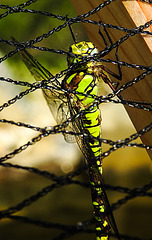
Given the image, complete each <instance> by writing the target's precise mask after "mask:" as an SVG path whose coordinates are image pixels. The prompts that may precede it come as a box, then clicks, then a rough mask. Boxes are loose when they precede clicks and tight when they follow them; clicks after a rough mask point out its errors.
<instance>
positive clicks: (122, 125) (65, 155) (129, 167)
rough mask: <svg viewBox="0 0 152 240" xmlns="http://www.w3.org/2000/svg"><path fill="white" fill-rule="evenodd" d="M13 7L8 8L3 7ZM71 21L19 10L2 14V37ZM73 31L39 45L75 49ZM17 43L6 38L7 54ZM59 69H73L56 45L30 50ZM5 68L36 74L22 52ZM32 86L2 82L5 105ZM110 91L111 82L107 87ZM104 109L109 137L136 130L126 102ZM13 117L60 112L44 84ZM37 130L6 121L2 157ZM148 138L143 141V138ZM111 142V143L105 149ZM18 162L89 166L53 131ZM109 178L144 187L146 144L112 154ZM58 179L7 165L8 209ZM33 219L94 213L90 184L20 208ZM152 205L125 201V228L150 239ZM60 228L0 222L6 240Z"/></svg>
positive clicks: (0, 201)
mask: <svg viewBox="0 0 152 240" xmlns="http://www.w3.org/2000/svg"><path fill="white" fill-rule="evenodd" d="M21 3H23V2H21V1H18V0H17V1H13V0H2V1H1V4H7V5H9V6H15V5H18V4H21ZM27 8H28V9H35V10H40V11H47V12H51V13H53V14H57V15H61V16H66V15H67V14H68V16H69V17H73V16H76V13H75V11H74V9H73V8H72V5H71V3H70V1H68V0H62V1H59V0H43V1H38V2H36V3H33V4H31V5H30V6H29V7H27ZM5 11H6V10H4V9H0V14H3V13H4V12H5ZM60 24H63V21H61V20H57V19H55V18H50V17H47V16H43V15H40V14H35V13H31V14H30V13H13V14H9V15H8V16H7V17H4V18H1V19H0V29H1V31H0V38H2V39H6V40H9V39H10V38H11V36H13V37H15V38H16V39H17V40H18V41H20V42H21V41H29V40H31V39H35V38H36V37H37V36H39V35H41V34H44V33H47V32H48V31H50V30H52V29H53V28H54V27H57V26H58V25H60ZM73 29H74V33H75V35H76V38H77V40H78V41H81V40H85V41H86V40H88V37H87V35H86V34H85V32H84V30H83V28H82V26H81V24H75V25H73ZM72 43H73V41H72V37H71V34H70V32H69V29H68V28H65V29H62V30H61V31H59V32H57V33H55V34H53V35H51V36H50V37H48V38H47V39H45V40H43V41H42V42H40V43H39V44H36V46H41V47H43V46H45V47H49V48H52V49H61V50H66V51H67V50H68V49H69V45H70V44H72ZM12 50H14V48H13V47H11V46H9V45H7V44H4V43H0V57H3V56H4V55H5V54H7V53H8V52H10V51H12ZM29 51H30V53H31V54H32V55H33V56H34V57H35V58H37V59H38V60H39V61H40V62H41V64H42V65H44V66H45V67H46V68H47V69H49V71H51V72H52V73H53V74H54V73H57V72H59V71H61V70H63V69H65V68H66V56H63V55H61V54H54V53H49V52H41V51H36V50H29ZM0 73H1V74H0V75H1V76H5V77H10V78H13V79H14V80H21V81H22V80H24V81H29V82H33V81H34V79H33V78H32V77H31V75H30V73H29V72H28V70H27V69H26V67H25V66H24V64H23V63H22V61H21V59H20V58H19V57H18V56H17V55H14V56H13V57H10V58H8V59H7V60H6V61H4V62H2V63H1V64H0ZM23 90H24V88H23V87H20V86H16V85H13V84H8V83H3V82H0V96H1V97H0V105H1V104H2V103H4V102H6V101H8V100H9V99H11V98H12V97H14V96H15V95H16V94H18V93H19V92H21V91H23ZM104 91H105V92H106V91H107V90H106V89H105V90H104ZM101 111H102V118H103V121H102V135H103V138H107V139H112V140H117V139H124V138H126V137H128V136H129V135H131V134H133V133H134V132H135V129H134V127H133V126H132V123H131V121H130V119H129V118H128V116H127V114H126V112H125V110H124V108H123V106H117V105H115V104H103V105H102V106H101ZM2 118H6V119H11V120H14V121H21V122H25V123H30V124H32V125H36V126H41V127H44V126H50V125H55V122H54V119H53V118H52V115H51V113H50V111H49V109H48V107H47V104H46V102H45V100H44V99H43V95H42V93H41V91H40V90H38V91H35V92H34V93H32V94H28V95H27V96H26V97H24V98H23V99H21V100H20V101H17V102H16V103H15V104H14V105H12V106H10V107H9V108H6V109H4V111H2V113H1V119H2ZM36 135H37V134H36V133H34V132H33V131H31V130H30V129H23V128H18V127H15V126H12V125H9V124H0V156H4V155H5V154H8V153H9V152H11V151H13V150H14V149H15V148H17V147H19V146H21V145H22V144H25V143H26V142H27V141H28V140H30V139H31V138H32V137H34V136H36ZM138 142H140V141H138ZM106 149H107V146H104V145H103V151H104V150H106ZM10 162H11V163H17V164H20V165H25V166H35V167H38V168H39V169H41V170H47V171H50V172H53V173H55V174H58V175H61V174H64V173H68V172H70V171H71V170H75V169H76V168H77V167H79V166H81V165H83V160H82V155H81V153H80V151H79V149H78V147H77V145H76V144H67V143H66V142H65V141H64V139H63V137H62V136H61V135H52V136H49V137H47V138H45V139H43V140H42V141H40V142H39V143H37V144H36V145H34V146H32V147H30V148H28V149H27V150H26V151H24V152H22V153H21V154H19V155H16V156H15V157H14V158H13V159H12V160H10ZM103 171H104V179H105V182H106V183H108V184H111V185H114V186H117V185H118V186H124V187H130V188H134V187H140V186H143V185H144V184H146V183H148V182H149V181H150V179H151V162H150V159H149V157H148V155H147V153H146V151H145V150H144V149H137V148H123V149H119V150H118V151H116V152H114V153H112V154H111V155H110V156H109V157H107V158H105V160H104V163H103ZM79 180H82V181H86V182H87V175H86V174H85V173H84V174H82V175H80V176H79ZM49 184H51V183H50V181H49V180H45V179H44V178H42V177H39V176H36V175H34V174H30V173H27V172H25V171H21V170H15V169H10V168H3V167H1V168H0V193H1V194H0V209H1V210H3V209H6V208H8V207H10V206H15V205H16V204H17V203H19V202H21V201H23V200H24V199H26V198H28V197H29V196H31V195H33V194H35V193H36V192H37V191H40V189H41V188H43V187H45V186H47V185H49ZM108 196H109V200H110V202H111V203H113V202H115V201H117V199H119V198H122V197H123V196H124V194H118V193H117V192H111V191H109V192H108ZM17 214H18V215H21V216H28V217H31V218H32V219H36V220H43V221H50V222H55V223H56V222H58V223H63V224H75V223H77V222H81V221H85V220H88V219H90V218H91V217H92V216H93V214H92V205H91V197H90V191H89V190H88V189H86V188H82V187H79V186H74V185H72V186H65V187H62V188H58V189H55V190H54V191H52V192H51V193H50V194H48V195H47V196H45V197H43V198H41V199H39V200H38V201H37V202H35V203H33V204H32V205H31V206H28V207H26V208H24V209H23V210H22V211H20V212H19V213H17ZM151 216H152V204H151V200H150V198H148V197H145V198H144V197H138V198H135V199H133V200H131V201H129V202H127V203H126V204H125V205H123V206H122V207H121V208H120V209H119V210H117V211H115V218H116V222H117V225H118V228H119V230H120V233H122V234H128V235H131V236H137V237H141V238H142V239H145V238H150V237H151V235H152V230H151ZM59 233H60V230H56V229H44V228H41V227H37V226H34V225H30V224H25V223H21V222H18V221H13V220H9V219H2V220H1V222H0V236H1V238H2V239H3V240H18V239H22V240H24V239H26V240H27V239H29V240H31V239H33V240H35V239H37V240H39V239H43V240H45V239H46V240H47V239H53V238H54V237H55V236H57V235H58V234H59ZM84 238H85V239H86V238H87V239H95V236H94V234H87V235H85V234H84V233H83V234H80V235H76V236H73V237H71V239H73V240H75V239H79V240H81V239H84Z"/></svg>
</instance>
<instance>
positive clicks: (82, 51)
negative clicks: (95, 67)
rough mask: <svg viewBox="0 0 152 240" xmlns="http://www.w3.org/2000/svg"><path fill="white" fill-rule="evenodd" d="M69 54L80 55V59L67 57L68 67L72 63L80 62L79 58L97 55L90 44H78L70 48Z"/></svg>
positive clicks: (93, 46)
mask: <svg viewBox="0 0 152 240" xmlns="http://www.w3.org/2000/svg"><path fill="white" fill-rule="evenodd" d="M69 53H73V54H76V55H80V57H79V56H78V57H76V56H75V57H74V56H68V58H67V61H68V66H71V65H72V64H74V63H77V62H80V61H81V60H82V59H81V56H82V57H85V56H92V55H93V54H95V53H98V50H97V48H96V47H95V45H94V44H93V43H92V42H79V43H75V44H73V45H71V46H70V49H69Z"/></svg>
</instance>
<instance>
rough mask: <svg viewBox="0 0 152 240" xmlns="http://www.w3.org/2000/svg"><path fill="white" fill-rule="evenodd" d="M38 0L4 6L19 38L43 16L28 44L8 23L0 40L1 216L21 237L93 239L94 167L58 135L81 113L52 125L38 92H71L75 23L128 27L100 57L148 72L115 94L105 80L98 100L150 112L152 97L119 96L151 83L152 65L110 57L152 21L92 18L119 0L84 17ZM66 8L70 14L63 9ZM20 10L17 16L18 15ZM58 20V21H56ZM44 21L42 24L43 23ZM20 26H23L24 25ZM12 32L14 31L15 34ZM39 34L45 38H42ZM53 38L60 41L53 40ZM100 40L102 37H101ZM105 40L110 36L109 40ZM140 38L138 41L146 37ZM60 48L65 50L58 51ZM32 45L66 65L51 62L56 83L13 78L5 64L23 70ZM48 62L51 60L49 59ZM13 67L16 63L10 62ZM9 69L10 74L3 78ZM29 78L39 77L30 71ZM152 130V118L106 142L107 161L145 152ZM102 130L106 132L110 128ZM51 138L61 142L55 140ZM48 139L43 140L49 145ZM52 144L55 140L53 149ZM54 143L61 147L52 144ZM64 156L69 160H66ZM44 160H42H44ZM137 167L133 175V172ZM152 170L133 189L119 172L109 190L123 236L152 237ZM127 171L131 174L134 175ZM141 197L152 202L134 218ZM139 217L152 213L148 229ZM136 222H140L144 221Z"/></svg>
mask: <svg viewBox="0 0 152 240" xmlns="http://www.w3.org/2000/svg"><path fill="white" fill-rule="evenodd" d="M38 2H39V1H37V0H30V1H27V2H24V3H22V4H18V5H15V6H11V5H12V3H10V5H5V4H0V9H1V11H2V13H1V14H0V20H1V22H2V26H4V25H3V22H4V21H5V24H6V25H5V26H7V28H9V25H8V24H9V23H10V21H11V20H12V21H14V22H15V24H16V28H17V32H16V33H15V36H14V37H16V38H17V39H18V40H20V38H21V37H20V36H21V35H22V33H23V32H24V31H26V29H24V27H22V26H21V24H20V23H19V22H22V16H23V15H24V16H23V18H24V19H27V18H28V17H32V18H35V19H36V21H35V22H32V23H31V22H30V23H28V22H27V25H28V24H29V25H30V24H31V25H32V24H33V26H32V27H31V32H29V33H27V36H29V37H28V38H30V39H31V40H28V41H25V40H26V36H24V37H25V40H24V39H23V40H24V41H22V42H21V43H20V42H19V43H17V42H15V41H14V40H10V39H9V40H7V38H9V36H10V35H9V36H7V34H6V36H5V29H4V31H3V32H2V33H1V34H2V38H1V39H0V43H1V46H2V47H1V53H3V54H2V57H1V58H0V63H1V65H2V71H1V72H4V74H1V77H0V82H1V83H0V84H1V106H0V110H1V112H2V113H1V114H2V115H1V119H0V123H1V137H2V141H1V158H0V166H1V192H2V194H1V202H2V207H1V211H0V219H1V230H2V229H3V230H4V231H3V233H2V235H3V239H20V238H21V237H22V239H24V238H26V239H27V237H28V238H29V239H56V240H57V239H66V238H71V239H76V238H77V237H79V239H82V238H84V237H85V238H86V237H87V238H88V239H94V234H95V231H94V227H93V224H94V220H93V216H92V209H91V207H90V205H91V199H90V195H89V184H88V182H87V177H86V175H85V171H86V167H85V166H83V164H82V161H80V160H78V159H77V158H78V157H79V156H80V153H79V152H76V151H77V150H75V148H74V149H72V150H74V155H77V156H78V157H75V156H74V155H70V154H71V153H69V151H70V150H69V145H68V147H67V145H64V147H63V148H67V149H68V151H67V152H66V153H65V160H63V158H62V157H63V156H61V155H64V151H63V148H62V147H61V145H63V141H62V140H59V138H57V137H58V136H56V135H58V134H59V133H63V134H67V131H66V126H67V124H68V123H69V122H70V121H74V120H75V119H76V118H77V117H78V116H76V115H75V116H72V117H71V118H69V119H67V120H66V121H65V122H63V123H62V124H60V125H56V124H54V125H53V124H52V125H51V126H50V119H51V116H50V115H49V117H48V118H47V119H44V118H45V117H44V112H45V111H46V115H45V116H47V115H48V114H49V113H48V109H47V108H45V106H44V105H45V103H44V104H42V103H41V101H43V100H42V98H41V97H40V95H39V94H38V97H37V98H39V97H40V100H39V99H38V100H37V98H36V97H35V96H36V95H34V94H37V92H38V90H39V89H40V90H41V89H43V88H46V89H49V90H50V91H54V92H56V93H58V94H59V95H60V93H64V92H65V89H63V88H62V85H61V80H62V79H63V78H64V76H65V75H66V74H67V73H69V72H70V71H71V68H70V67H66V65H65V64H66V60H65V57H67V56H68V55H69V52H68V50H67V49H68V48H69V45H70V41H71V42H72V39H71V40H70V38H71V36H70V31H69V28H68V26H69V25H70V26H72V27H73V29H76V31H78V32H79V31H82V29H81V28H80V30H78V28H79V27H77V25H78V24H81V23H85V24H92V25H94V26H97V27H98V30H99V28H100V27H101V28H102V27H103V26H104V27H105V28H107V29H109V28H110V29H114V30H119V31H121V32H123V33H126V35H124V36H122V37H121V38H120V39H119V40H118V41H117V42H115V43H111V44H110V45H109V46H108V47H107V46H105V48H104V49H102V51H100V52H99V54H97V55H95V56H93V57H92V59H91V60H92V61H102V62H103V64H104V63H106V62H110V63H111V64H113V65H118V64H119V65H120V67H121V68H122V67H123V66H125V67H127V68H128V71H129V70H130V69H131V70H134V69H135V70H140V71H142V73H141V72H140V74H138V75H137V76H136V78H134V79H131V80H130V81H129V82H127V83H125V84H122V85H120V87H119V86H118V88H117V90H116V91H115V92H111V93H109V92H107V89H106V87H104V86H103V88H105V90H104V91H105V92H106V94H105V95H103V94H100V95H99V97H96V101H98V103H99V104H100V105H101V109H102V105H104V104H105V108H106V106H107V104H111V105H110V106H113V105H114V106H116V105H122V104H123V105H127V106H129V107H132V108H134V109H139V110H142V111H143V112H144V111H149V112H150V111H151V110H152V103H147V102H139V101H131V100H127V99H124V98H123V99H119V98H117V97H116V96H119V94H121V93H122V92H123V91H124V90H125V89H127V88H131V87H132V86H133V85H135V84H137V83H138V82H140V81H144V79H145V77H149V78H150V74H151V73H152V68H151V66H142V65H138V64H132V63H127V62H122V61H119V60H117V59H116V60H112V59H109V58H108V54H109V52H111V51H112V50H113V49H114V50H115V49H116V48H119V46H120V45H121V44H122V43H124V42H125V41H126V42H127V40H128V38H130V37H132V36H134V35H137V34H143V33H144V34H146V35H148V36H149V37H151V32H149V31H148V30H146V29H147V27H148V26H150V25H151V21H150V22H147V23H145V25H144V26H139V27H137V28H135V29H127V28H124V27H122V26H121V27H120V26H113V25H112V24H111V25H110V24H106V23H101V22H96V21H93V20H91V17H92V16H93V15H94V14H96V13H97V12H99V11H102V9H103V8H106V6H107V5H109V4H110V3H111V2H112V1H105V2H104V3H102V4H99V6H98V7H96V8H94V9H92V11H90V12H87V13H84V14H82V15H81V16H74V17H71V14H68V10H67V9H65V10H64V11H63V12H64V14H60V15H59V14H55V13H52V12H53V11H52V10H51V8H52V7H53V4H55V3H54V1H52V2H51V3H50V4H49V3H48V1H46V3H43V4H42V5H40V7H41V9H43V6H44V9H45V7H46V6H48V8H50V10H48V9H47V11H46V9H45V10H41V11H40V10H39V6H38V5H37V3H38ZM65 2H66V1H63V2H62V3H63V4H64V3H65ZM146 2H147V1H146ZM149 3H150V1H149ZM57 4H59V1H58V3H56V5H55V7H57ZM34 6H35V9H31V7H33V8H34ZM37 9H38V10H37ZM54 12H56V13H58V11H57V9H56V10H54ZM60 12H61V13H62V11H61V9H60ZM67 14H68V15H67ZM73 14H74V13H73ZM13 16H15V18H14V20H13ZM39 18H40V19H39ZM38 19H39V20H38ZM46 19H47V20H46ZM48 19H49V20H48ZM52 19H55V22H53V21H52ZM50 20H51V21H52V22H51V23H50ZM7 21H8V22H7ZM37 21H38V24H37V25H36V22H37ZM45 21H46V23H45ZM39 23H40V25H41V28H40V29H39ZM45 24H46V26H45ZM47 24H48V25H47ZM53 24H54V25H53ZM17 25H20V28H19V27H18V26H17ZM78 26H79V25H78ZM46 29H49V30H46ZM33 30H34V31H33ZM13 31H14V30H13ZM6 32H7V29H6ZM9 32H11V30H10V29H8V33H9ZM33 32H34V33H33ZM63 32H64V34H65V35H66V37H65V38H63V37H62V35H63ZM11 34H13V33H12V32H11ZM97 34H98V32H97ZM35 35H36V36H37V37H35ZM67 35H68V37H67ZM22 36H23V35H22ZM31 36H32V38H31ZM33 36H34V37H33ZM57 36H59V37H57ZM77 37H78V38H84V37H85V38H86V39H87V36H84V34H83V33H80V36H79V35H78V36H77ZM51 38H52V40H50V39H51ZM60 38H61V39H60ZM99 38H101V36H100V35H99ZM48 39H49V40H48ZM56 39H57V40H58V41H57V40H56ZM42 40H43V42H42ZM83 40H84V39H83ZM49 41H52V45H51V46H54V48H50V47H44V46H43V45H42V43H44V44H45V43H46V45H48V44H49V45H50V42H49ZM101 41H103V40H102V38H101ZM41 42H42V43H41ZM136 44H137V45H138V43H136ZM56 46H57V49H55V48H56ZM64 48H65V49H66V50H65V49H64ZM12 49H13V50H12ZM24 49H30V51H32V50H37V52H38V53H39V52H40V53H41V54H43V53H44V55H43V56H44V58H45V55H46V59H47V62H48V61H49V62H50V66H54V67H55V66H56V65H57V64H58V65H59V68H60V67H61V69H62V70H61V71H59V72H57V73H56V69H55V70H54V69H53V67H52V68H51V67H50V66H49V68H51V69H52V72H51V73H52V79H51V81H52V82H51V84H50V85H47V84H46V85H45V84H44V82H43V81H42V82H33V83H30V81H29V80H26V81H23V80H15V79H16V76H17V74H14V75H13V77H12V78H11V77H7V74H8V75H10V73H9V72H8V73H7V72H6V71H5V66H4V63H5V62H7V61H8V60H10V64H11V65H13V66H14V70H12V71H14V72H16V73H17V72H19V70H18V69H19V68H21V69H22V66H21V65H20V62H19V61H20V60H17V58H15V55H17V54H18V52H19V51H21V50H24ZM48 53H49V54H50V55H51V54H52V56H53V58H52V59H49V55H47V54H48ZM54 56H57V57H54ZM118 56H119V52H118ZM60 57H61V58H60ZM62 57H63V58H62ZM58 58H59V61H58ZM12 59H13V60H12ZM89 60H90V59H89ZM85 61H88V59H87V58H83V59H82V63H83V62H85ZM60 62H63V63H60ZM45 64H46V65H48V63H45ZM60 64H63V65H60ZM43 65H44V64H43ZM7 67H9V65H8V66H7ZM24 71H26V70H25V68H24V70H21V72H19V73H18V74H19V77H20V78H21V79H22V78H23V75H24V73H22V72H24ZM50 71H51V70H50ZM5 74H6V76H3V75H5ZM122 77H123V75H122ZM26 78H31V76H30V75H29V76H28V75H27V77H26ZM22 89H23V90H22ZM5 92H6V94H5ZM10 96H11V97H10ZM41 104H42V106H41ZM35 108H36V112H34V115H32V111H35V110H34V109H35ZM43 108H44V110H43ZM22 111H25V113H24V115H25V118H24V117H23V115H22ZM41 111H42V112H41ZM3 112H4V114H3ZM80 114H81V113H80ZM39 115H40V116H39ZM5 116H6V117H5ZM11 116H12V117H11ZM12 118H13V120H12ZM33 118H34V119H33ZM37 118H40V121H42V123H40V125H37V123H38V122H37ZM10 119H11V120H10ZM22 119H24V120H22ZM42 119H44V120H42ZM28 121H31V122H32V123H27V122H28ZM52 121H53V120H52ZM3 129H4V130H3ZM16 129H19V131H18V130H17V132H16ZM20 129H21V130H20ZM151 129H152V123H149V124H148V125H146V126H144V128H143V129H141V130H140V131H138V132H134V133H131V134H130V135H129V134H127V137H124V138H122V139H121V140H120V139H119V140H118V139H117V140H112V139H108V138H101V139H100V141H101V143H102V144H103V145H105V147H103V152H102V159H103V162H104V163H105V165H106V161H108V160H107V159H108V157H111V155H114V154H115V152H118V151H120V150H121V152H123V151H124V149H126V148H127V149H128V148H129V149H131V150H130V151H134V150H132V149H133V148H138V149H140V150H141V151H143V149H144V150H152V145H146V144H143V143H141V142H139V141H138V140H139V137H141V136H143V135H144V134H146V133H147V132H150V131H152V130H151ZM102 131H104V127H103V130H102ZM35 133H36V134H35ZM68 134H71V135H78V133H76V132H74V131H70V132H68ZM44 138H45V139H44ZM49 139H53V140H51V141H50V140H49ZM113 139H115V138H113ZM136 140H137V141H136ZM53 141H54V144H53ZM60 141H61V144H60V145H58V147H55V145H56V144H57V142H60ZM40 145H42V149H41V151H40ZM49 145H51V146H50V147H49ZM5 146H6V147H5ZM34 148H36V150H35V152H34V151H33V150H32V149H34ZM51 148H52V149H53V150H51ZM60 148H61V149H60ZM26 152H27V154H26ZM49 152H50V153H49ZM58 152H61V154H58ZM35 153H36V154H35ZM24 154H25V155H24ZM34 154H35V155H34ZM126 154H127V153H124V154H123V153H122V155H121V156H123V158H127V156H126ZM140 154H141V152H139V155H140ZM139 155H138V156H139ZM33 156H35V157H33ZM138 156H135V158H137V159H138ZM33 158H34V161H35V163H36V164H37V165H36V166H35V164H34V163H33V162H34V161H33V160H32V159H33ZM58 158H61V159H60V161H59V160H58ZM114 158H115V157H114ZM41 159H42V161H44V162H45V163H42V161H40V160H41ZM52 159H53V161H52ZM66 159H69V161H68V164H69V165H67V164H66ZM73 159H76V160H73ZM105 159H106V160H105ZM36 160H38V161H40V162H38V163H37V161H36ZM62 161H64V164H63V163H62V168H61V162H62ZM113 161H115V163H114V164H119V162H117V160H113ZM137 161H138V160H137ZM33 165H34V166H33ZM44 169H46V170H44ZM108 171H109V170H107V173H106V170H105V174H104V176H105V177H106V174H108ZM110 171H111V170H110ZM130 172H131V174H133V172H132V171H131V170H130ZM25 173H26V174H25ZM142 174H144V177H143V178H144V180H143V178H142V177H141V179H139V176H141V175H142ZM150 174H151V173H150V170H149V168H148V167H147V168H145V169H144V170H143V172H142V170H141V169H140V170H139V175H137V176H138V177H136V178H137V179H136V183H133V185H132V186H131V187H127V186H125V187H124V186H123V185H124V184H123V182H122V181H121V182H120V179H117V176H116V175H115V176H114V177H115V178H116V179H117V180H116V181H115V184H114V185H111V184H105V189H106V190H107V191H109V197H110V199H112V200H110V202H111V201H113V203H112V204H111V208H112V210H113V211H114V213H116V214H115V215H116V218H117V221H118V223H119V224H120V228H121V230H120V235H121V237H122V239H151V238H150V237H151V233H150V230H151V227H150V217H149V213H150V211H151V210H152V209H151V206H150V205H151V204H150V201H149V199H150V197H151V196H152V194H151V192H150V189H151V187H152V182H151V175H150ZM109 175H110V172H109ZM113 175H114V174H113ZM127 177H128V178H130V176H129V175H128V176H127ZM107 180H108V178H107ZM117 181H118V182H119V184H118V182H117ZM126 181H129V180H126ZM2 182H4V185H2ZM112 182H113V180H112ZM112 182H111V183H112ZM116 183H117V184H116ZM20 184H21V185H20ZM140 184H141V185H140ZM32 185H33V186H32ZM116 185H118V186H116ZM2 195H3V196H2ZM139 197H140V199H144V200H143V205H144V206H146V207H144V206H143V209H142V204H141V202H142V200H141V202H140V204H139V206H140V207H139V209H138V212H136V211H135V213H136V214H135V216H129V217H128V216H127V211H129V210H128V209H129V208H130V209H131V211H132V209H133V207H132V205H131V204H130V205H127V203H131V202H132V201H133V200H135V199H137V198H139ZM76 199H77V200H76ZM78 199H79V200H78ZM147 199H148V200H147ZM70 201H71V202H70ZM126 205H127V207H126V212H125V215H126V216H125V215H124V216H123V217H122V216H121V211H122V209H123V208H125V206H126ZM63 206H64V207H63ZM133 206H134V205H133ZM115 210H117V211H115ZM146 211H147V212H148V213H147V215H146V213H145V212H146ZM117 212H118V213H117ZM139 212H140V213H139ZM144 214H145V215H144ZM138 216H139V218H140V217H142V218H143V219H145V220H144V221H145V222H146V224H145V225H146V227H145V226H144V223H143V221H141V222H140V221H138ZM145 216H146V217H145ZM72 217H73V218H72ZM125 217H126V219H128V220H126V225H129V226H128V229H127V230H126V228H125V227H123V224H122V226H121V223H120V221H123V219H125ZM119 219H121V220H119ZM13 220H15V221H13ZM124 221H125V220H124ZM127 221H128V222H127ZM134 221H137V226H136V224H135V223H134ZM119 224H118V225H119ZM134 225H135V226H134ZM8 229H9V230H10V233H11V237H10V235H9V232H8ZM135 229H137V230H135ZM78 234H79V235H78ZM112 237H113V238H114V234H111V238H112Z"/></svg>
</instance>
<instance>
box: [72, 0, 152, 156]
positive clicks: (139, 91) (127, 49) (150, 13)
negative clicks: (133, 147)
mask: <svg viewBox="0 0 152 240" xmlns="http://www.w3.org/2000/svg"><path fill="white" fill-rule="evenodd" d="M71 2H72V4H73V6H74V8H75V9H76V11H77V13H78V14H79V15H80V14H84V13H87V12H88V11H90V10H92V9H93V8H95V7H97V6H98V5H99V4H101V3H102V1H99V0H94V1H91V0H83V1H81V0H77V1H75V0H71ZM145 9H146V10H145ZM131 12H132V14H131ZM141 13H142V14H141ZM146 14H147V15H146ZM89 19H91V20H95V21H103V22H104V23H108V24H112V25H117V26H120V27H126V28H128V29H132V28H134V27H136V24H137V26H139V25H140V24H144V23H145V22H146V21H149V20H150V19H152V7H151V5H148V4H147V3H143V2H140V3H139V2H137V1H123V2H122V1H114V2H111V3H110V5H108V6H106V7H104V8H103V9H101V10H100V11H99V12H97V13H96V14H94V15H91V16H90V17H89ZM133 19H134V20H133ZM135 19H136V20H135ZM139 19H140V21H139ZM83 25H84V28H85V30H86V32H87V34H88V36H89V38H90V40H91V41H92V42H93V43H94V44H95V45H96V46H97V47H98V49H99V50H102V49H103V48H104V47H105V46H104V43H103V42H102V39H101V37H100V36H99V34H98V27H97V26H96V25H92V24H83ZM148 30H151V28H149V29H148ZM108 32H109V33H110V36H111V38H112V41H113V42H116V41H118V40H119V39H120V38H121V37H122V36H124V35H126V34H127V33H123V32H122V31H119V30H113V29H108ZM145 40H146V41H145ZM148 42H149V43H148ZM147 44H148V45H147ZM150 49H152V37H146V36H144V38H143V36H141V35H139V34H136V35H135V36H133V37H130V38H128V39H127V41H125V42H123V43H122V44H120V47H119V51H118V55H119V60H120V61H125V62H127V63H136V64H139V65H143V66H150V65H152V55H151V50H150ZM106 57H107V58H111V59H114V53H112V52H111V53H110V54H108V56H106ZM105 65H106V66H107V67H108V68H110V69H111V70H113V69H114V68H115V66H111V65H112V64H111V65H109V64H108V63H107V64H105ZM113 71H114V72H116V70H113ZM142 72H143V71H141V70H137V69H132V68H128V67H122V76H123V79H122V81H121V84H124V83H127V82H129V81H131V80H132V79H134V78H135V77H137V76H138V75H140V74H141V73H142ZM122 96H123V97H124V98H125V99H127V100H128V99H129V100H134V101H142V102H148V103H152V75H151V74H150V75H148V76H146V77H145V78H144V79H143V80H142V81H140V82H138V83H137V84H134V85H133V86H132V87H130V88H127V89H126V90H124V91H123V94H122ZM125 108H126V111H127V113H128V114H129V116H130V119H131V121H132V122H133V124H134V126H135V128H136V130H137V131H139V130H141V129H142V128H144V127H145V126H147V125H148V124H150V123H151V122H152V112H148V111H144V110H139V109H135V108H131V107H125ZM141 140H142V142H143V143H144V144H146V145H152V130H151V131H149V132H147V133H146V134H144V135H143V136H142V137H141ZM148 154H149V156H150V157H151V159H152V151H150V150H149V151H148Z"/></svg>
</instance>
